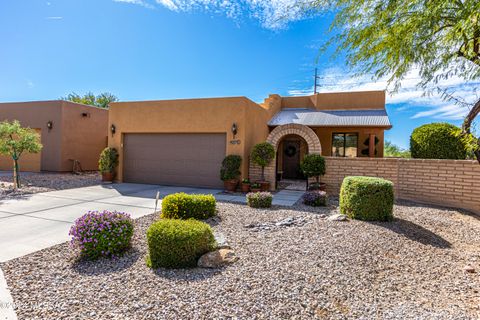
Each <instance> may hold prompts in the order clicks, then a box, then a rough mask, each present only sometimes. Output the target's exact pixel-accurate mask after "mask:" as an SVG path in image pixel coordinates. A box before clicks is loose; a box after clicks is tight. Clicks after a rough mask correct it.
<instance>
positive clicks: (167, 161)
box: [123, 133, 226, 188]
mask: <svg viewBox="0 0 480 320" xmlns="http://www.w3.org/2000/svg"><path fill="white" fill-rule="evenodd" d="M225 149H226V136H225V134H218V133H195V134H190V133H154V134H150V133H139V134H137V133H129V134H125V136H124V140H123V150H124V154H123V161H124V166H123V181H125V182H137V183H150V184H165V185H180V186H199V187H215V188H217V187H222V181H221V180H220V173H219V172H220V166H221V163H222V160H223V158H224V157H225Z"/></svg>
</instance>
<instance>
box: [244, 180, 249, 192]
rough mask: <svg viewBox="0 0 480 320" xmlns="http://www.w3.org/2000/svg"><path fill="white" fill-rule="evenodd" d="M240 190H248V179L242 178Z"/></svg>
mask: <svg viewBox="0 0 480 320" xmlns="http://www.w3.org/2000/svg"><path fill="white" fill-rule="evenodd" d="M242 192H243V193H248V192H250V180H248V179H243V180H242Z"/></svg>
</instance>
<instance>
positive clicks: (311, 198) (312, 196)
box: [302, 191, 327, 207]
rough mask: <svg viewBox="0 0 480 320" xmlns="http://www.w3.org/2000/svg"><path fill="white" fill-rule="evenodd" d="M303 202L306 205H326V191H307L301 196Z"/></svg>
mask: <svg viewBox="0 0 480 320" xmlns="http://www.w3.org/2000/svg"><path fill="white" fill-rule="evenodd" d="M302 200H303V203H304V204H306V205H307V206H312V207H320V206H326V205H327V193H326V192H325V191H307V192H305V193H304V194H303V196H302Z"/></svg>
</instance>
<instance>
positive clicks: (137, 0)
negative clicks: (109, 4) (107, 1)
mask: <svg viewBox="0 0 480 320" xmlns="http://www.w3.org/2000/svg"><path fill="white" fill-rule="evenodd" d="M113 1H114V2H122V3H129V4H136V5H139V6H142V7H145V8H148V9H153V8H154V6H153V5H152V4H150V3H148V2H146V1H144V0H113Z"/></svg>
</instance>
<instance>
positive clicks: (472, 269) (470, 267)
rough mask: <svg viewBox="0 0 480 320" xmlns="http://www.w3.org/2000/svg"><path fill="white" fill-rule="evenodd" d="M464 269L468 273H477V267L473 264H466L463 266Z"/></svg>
mask: <svg viewBox="0 0 480 320" xmlns="http://www.w3.org/2000/svg"><path fill="white" fill-rule="evenodd" d="M463 270H464V271H465V272H467V273H475V268H474V267H472V266H465V268H463Z"/></svg>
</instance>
